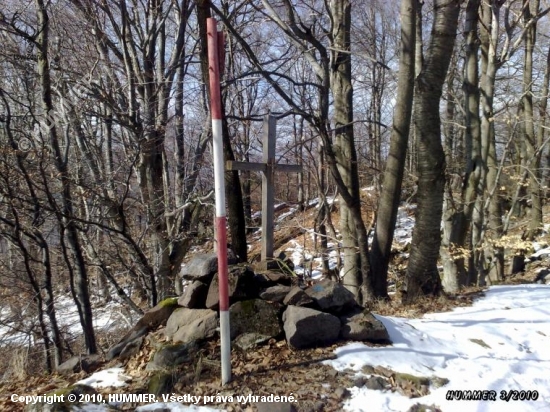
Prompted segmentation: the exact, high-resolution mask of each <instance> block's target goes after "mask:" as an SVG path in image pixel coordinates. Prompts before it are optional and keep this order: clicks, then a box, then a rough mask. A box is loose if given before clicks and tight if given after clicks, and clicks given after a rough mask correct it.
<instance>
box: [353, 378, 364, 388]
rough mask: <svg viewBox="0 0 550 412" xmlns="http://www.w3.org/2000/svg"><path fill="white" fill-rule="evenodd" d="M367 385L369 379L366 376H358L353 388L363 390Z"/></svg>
mask: <svg viewBox="0 0 550 412" xmlns="http://www.w3.org/2000/svg"><path fill="white" fill-rule="evenodd" d="M366 383H367V378H366V377H365V376H357V377H355V378H354V379H353V386H355V387H357V388H362V387H363V386H365V384H366Z"/></svg>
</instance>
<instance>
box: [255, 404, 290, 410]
mask: <svg viewBox="0 0 550 412" xmlns="http://www.w3.org/2000/svg"><path fill="white" fill-rule="evenodd" d="M255 405H256V409H257V411H258V412H297V409H296V407H295V406H294V405H293V404H291V403H289V402H256V404H255Z"/></svg>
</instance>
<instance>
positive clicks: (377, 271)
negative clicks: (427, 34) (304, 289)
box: [370, 0, 417, 298]
mask: <svg viewBox="0 0 550 412" xmlns="http://www.w3.org/2000/svg"><path fill="white" fill-rule="evenodd" d="M416 4H417V0H402V1H401V51H400V53H401V54H400V58H399V78H398V84H397V98H396V106H395V109H394V115H393V129H392V134H391V140H390V151H389V155H388V159H387V161H386V170H385V172H384V181H383V185H382V192H381V194H380V200H379V203H378V211H377V215H376V228H375V231H374V240H373V243H372V249H371V255H370V256H371V271H372V277H373V283H374V294H375V296H377V297H381V298H386V297H387V296H388V286H387V280H388V266H389V262H390V257H391V247H392V243H393V235H394V231H395V224H396V222H397V211H398V208H399V202H400V199H401V186H402V183H403V174H404V171H405V162H406V158H407V146H408V141H409V134H410V125H411V112H412V106H413V97H414V94H413V93H414V75H415V36H416V28H415V26H416Z"/></svg>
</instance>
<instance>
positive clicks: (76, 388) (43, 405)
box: [23, 384, 111, 412]
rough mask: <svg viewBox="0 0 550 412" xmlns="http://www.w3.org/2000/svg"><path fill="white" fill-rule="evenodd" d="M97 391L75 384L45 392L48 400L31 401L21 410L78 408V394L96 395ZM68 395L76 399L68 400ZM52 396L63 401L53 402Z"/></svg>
mask: <svg viewBox="0 0 550 412" xmlns="http://www.w3.org/2000/svg"><path fill="white" fill-rule="evenodd" d="M97 393H98V392H97V391H96V390H95V389H94V388H92V387H91V386H88V385H82V384H76V385H73V386H71V387H69V388H65V389H60V390H57V391H55V392H52V393H48V394H46V395H48V396H50V397H51V398H50V399H51V401H50V402H37V403H34V404H32V403H31V404H28V405H26V406H25V408H24V409H23V410H24V411H25V412H70V411H73V410H80V408H78V407H79V406H80V405H81V404H80V402H78V400H79V399H80V395H86V394H87V395H97ZM69 395H75V396H76V400H77V401H76V402H69V400H68V396H69ZM54 397H57V399H59V400H61V399H63V402H55V401H54ZM108 410H111V409H110V408H109V409H106V411H108Z"/></svg>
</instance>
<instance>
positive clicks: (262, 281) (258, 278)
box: [254, 272, 292, 289]
mask: <svg viewBox="0 0 550 412" xmlns="http://www.w3.org/2000/svg"><path fill="white" fill-rule="evenodd" d="M254 281H255V282H256V284H257V285H258V288H259V289H265V288H268V287H270V286H276V285H285V286H290V285H291V284H292V278H291V277H290V276H288V275H285V274H284V273H280V272H264V273H256V274H255V275H254Z"/></svg>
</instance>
